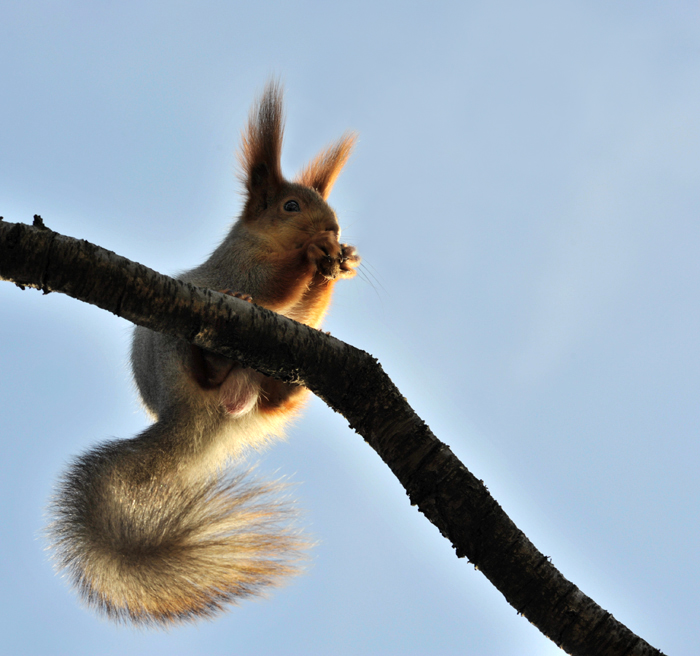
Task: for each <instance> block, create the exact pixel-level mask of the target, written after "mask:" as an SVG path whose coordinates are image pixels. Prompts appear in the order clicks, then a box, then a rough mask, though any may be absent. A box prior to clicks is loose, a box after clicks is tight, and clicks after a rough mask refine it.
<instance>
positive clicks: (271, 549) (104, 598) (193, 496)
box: [49, 441, 307, 626]
mask: <svg viewBox="0 0 700 656" xmlns="http://www.w3.org/2000/svg"><path fill="white" fill-rule="evenodd" d="M129 450H130V445H129V442H128V441H117V442H111V443H108V444H106V445H103V446H101V447H98V448H97V449H95V450H93V451H90V452H88V453H87V454H85V455H83V456H81V457H79V458H78V459H77V460H76V461H75V462H74V463H73V465H72V466H71V468H70V469H69V470H68V472H67V473H66V474H65V475H64V477H63V479H62V480H61V483H60V485H59V489H58V492H57V494H56V496H55V497H54V499H53V501H52V503H51V510H52V515H53V517H54V521H53V522H52V524H51V525H50V526H49V534H50V537H51V540H52V547H53V551H54V558H55V560H56V563H57V567H58V569H59V570H62V571H64V572H66V573H67V575H68V577H69V578H70V579H71V581H72V583H73V584H74V585H75V587H76V588H77V589H78V590H79V592H80V593H81V595H82V597H83V599H84V600H85V601H86V603H87V604H88V605H89V606H92V607H94V608H96V609H98V610H99V611H102V612H103V613H105V614H106V615H107V616H109V617H110V618H112V619H115V620H117V621H129V620H130V621H132V622H134V623H136V624H142V625H144V624H146V625H147V624H153V625H161V626H166V625H169V624H174V623H179V622H184V621H188V620H195V619H197V618H200V617H211V616H212V615H214V614H215V613H217V612H218V611H220V610H222V609H223V607H224V605H226V604H228V603H235V602H236V601H238V600H239V599H241V598H244V597H248V596H251V595H256V594H260V593H261V592H262V591H263V589H264V588H266V587H267V586H273V585H278V584H279V583H280V582H281V581H282V579H284V578H285V577H286V576H288V575H290V574H294V573H296V572H297V571H298V563H299V560H300V559H301V558H300V557H301V550H302V549H303V548H304V547H305V546H307V545H306V543H305V541H304V540H303V539H302V538H300V537H299V536H298V535H296V534H295V533H293V532H292V531H291V530H290V529H289V528H287V527H285V523H286V522H285V520H288V519H289V518H290V515H292V514H293V510H292V508H291V506H290V505H289V504H285V503H283V502H281V501H280V500H279V498H275V497H276V496H278V495H279V492H280V490H281V489H282V488H284V487H285V485H284V484H280V483H262V482H259V481H256V480H254V479H252V478H251V477H250V476H249V475H247V474H233V473H231V472H229V473H227V474H225V475H222V476H218V477H216V478H210V479H208V480H204V481H201V482H197V483H186V484H185V483H182V482H181V481H182V478H181V477H165V476H153V475H151V474H148V475H147V474H146V473H145V472H146V469H147V468H143V467H135V466H133V465H129V466H126V467H124V466H120V463H121V464H122V465H123V464H124V460H125V458H124V455H125V453H124V452H125V451H129ZM132 455H133V454H132ZM126 460H127V461H128V460H129V458H128V457H127V458H126ZM178 481H180V482H178Z"/></svg>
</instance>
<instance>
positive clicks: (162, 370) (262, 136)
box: [48, 81, 360, 627]
mask: <svg viewBox="0 0 700 656" xmlns="http://www.w3.org/2000/svg"><path fill="white" fill-rule="evenodd" d="M283 131H284V116H283V105H282V90H281V87H280V85H279V83H278V82H276V81H271V82H269V83H268V84H267V86H266V87H265V90H264V92H263V93H262V95H261V96H260V98H259V99H258V101H257V102H256V103H255V104H254V105H253V108H252V109H251V112H250V116H249V119H248V125H247V128H246V129H245V130H244V131H243V133H242V140H241V148H240V151H239V153H238V159H239V164H240V169H241V173H240V177H241V179H242V181H243V183H244V187H245V189H244V194H245V203H244V206H243V210H242V212H241V214H240V217H239V218H238V220H237V221H236V222H235V223H234V225H233V227H232V228H231V230H230V231H229V233H228V235H227V236H226V237H225V239H224V240H223V242H222V243H221V245H220V246H219V247H218V248H216V250H215V251H214V252H213V253H212V254H211V256H210V257H209V259H207V260H206V262H204V264H202V265H200V266H198V267H196V268H194V269H192V270H191V271H187V272H186V273H183V274H182V275H180V276H179V279H180V280H183V281H185V282H188V283H191V284H193V285H197V286H200V287H207V288H210V289H213V290H216V291H220V292H224V293H227V294H230V295H233V296H237V297H239V298H242V299H243V300H246V301H250V302H254V303H256V304H259V305H261V306H263V307H265V308H268V309H270V310H273V311H275V312H278V313H280V314H283V315H285V316H287V317H290V318H292V319H294V320H296V321H299V322H302V323H305V324H307V325H308V326H311V327H313V328H319V326H320V325H321V321H322V319H323V317H324V315H325V313H326V311H327V309H328V306H329V303H330V300H331V295H332V292H333V287H334V285H335V283H336V282H337V281H338V280H340V279H341V278H352V277H353V276H354V275H355V274H356V268H357V267H358V266H359V264H360V257H359V255H358V254H357V252H356V250H355V247H354V246H350V245H348V244H343V243H340V241H339V238H340V226H339V224H338V219H337V217H336V215H335V212H334V211H333V210H332V209H331V208H330V206H329V205H328V204H327V202H326V200H327V198H328V195H329V193H330V191H331V188H332V187H333V184H334V183H335V180H336V178H337V176H338V174H339V173H340V171H341V169H342V168H343V166H344V165H345V163H346V161H347V159H348V157H349V156H350V153H351V151H352V149H353V146H354V144H355V140H356V137H355V135H354V134H353V133H346V134H345V135H344V136H343V137H342V138H341V139H340V140H338V141H337V142H335V143H334V144H332V145H331V146H330V147H328V148H327V149H325V150H323V151H322V152H321V153H320V154H319V155H318V156H317V157H316V158H315V159H314V160H313V161H311V163H309V164H308V165H307V166H306V168H304V169H303V170H302V172H301V173H300V174H299V175H298V176H297V177H296V179H295V180H294V181H288V180H286V179H285V178H284V177H283V176H282V171H281V165H280V155H281V148H282V137H283ZM131 364H132V369H133V374H134V379H135V382H136V385H137V387H138V389H139V392H140V394H141V397H142V400H143V403H144V405H145V407H146V410H147V411H148V412H149V413H150V414H151V415H152V416H153V418H154V419H155V422H154V423H153V424H152V425H150V426H149V427H148V428H146V430H144V431H143V432H142V433H140V434H139V435H137V436H136V437H134V438H131V439H119V440H112V441H108V442H105V443H103V444H101V445H99V446H97V447H95V448H93V449H92V450H90V451H88V452H87V453H84V454H83V455H80V456H79V457H78V458H77V459H76V460H75V461H74V462H73V463H72V465H71V466H70V467H69V469H68V471H67V472H66V473H65V474H64V476H63V478H62V479H61V481H60V483H59V486H58V490H57V492H56V494H55V496H54V498H53V501H52V505H51V512H52V514H53V521H52V523H51V525H50V526H49V529H48V530H49V535H50V537H51V540H52V548H53V551H54V559H55V561H56V564H57V568H58V569H59V570H60V571H64V572H66V573H67V575H68V578H69V579H70V580H71V582H72V584H73V585H74V586H75V587H76V588H77V590H78V591H79V593H80V594H81V596H82V599H83V600H84V601H85V602H86V603H87V605H88V606H91V607H93V608H96V609H97V610H98V611H101V612H102V613H103V614H106V615H107V616H108V617H110V618H112V619H114V620H116V621H118V622H129V621H130V622H133V623H134V624H137V625H156V626H162V627H165V626H168V625H171V624H175V623H180V622H184V621H191V620H196V619H198V618H200V617H211V616H213V615H214V614H216V613H217V612H219V611H221V610H222V609H223V608H224V607H225V606H226V604H229V603H236V602H237V601H238V600H240V599H242V598H244V597H247V596H251V595H255V594H260V593H261V592H263V591H264V589H265V588H267V587H268V586H273V585H277V584H279V583H280V582H281V581H282V580H284V579H285V578H286V577H287V576H288V575H290V574H294V573H295V572H296V571H297V569H298V567H297V565H296V563H297V561H298V560H299V555H300V550H301V549H303V548H304V547H305V546H306V544H305V542H304V540H303V539H302V538H300V537H299V536H298V535H296V534H295V533H294V532H293V531H292V530H291V529H289V528H285V526H284V520H285V518H286V516H287V515H288V514H289V507H288V506H285V505H284V504H283V503H281V502H280V501H278V500H275V498H274V495H275V493H276V492H278V490H279V488H280V487H281V486H280V485H279V484H276V483H260V482H257V481H254V480H251V478H250V476H249V475H247V474H243V475H241V474H235V473H233V472H232V470H231V469H230V467H229V464H230V463H231V462H233V461H235V460H237V459H240V458H241V456H242V455H244V454H245V453H246V451H248V450H250V449H255V448H260V447H261V446H264V445H265V444H267V443H269V442H270V441H271V439H273V438H274V437H275V436H280V435H281V434H282V433H283V429H284V426H285V425H286V424H287V423H288V422H289V421H290V419H292V418H294V417H295V416H296V415H297V414H298V413H299V411H300V409H301V406H302V405H303V403H304V400H305V398H306V397H307V395H308V390H307V389H306V388H304V387H302V386H300V385H293V384H287V383H283V382H280V381H278V380H275V379H273V378H269V377H267V376H264V375H263V374H260V373H258V372H257V371H255V370H253V369H249V368H245V367H243V366H242V365H241V364H240V363H238V362H236V361H235V360H231V359H228V358H226V357H224V356H220V355H218V354H216V353H213V352H208V351H206V350H204V349H201V348H199V347H197V346H194V345H192V344H190V343H188V342H186V341H185V340H182V339H179V338H176V337H172V336H167V335H163V334H160V333H156V332H153V331H151V330H148V329H146V328H142V327H136V329H135V331H134V336H133V343H132V351H131ZM271 497H272V498H271Z"/></svg>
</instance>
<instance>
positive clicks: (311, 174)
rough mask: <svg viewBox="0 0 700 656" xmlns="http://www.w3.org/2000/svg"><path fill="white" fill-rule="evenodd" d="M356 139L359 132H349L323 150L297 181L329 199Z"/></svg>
mask: <svg viewBox="0 0 700 656" xmlns="http://www.w3.org/2000/svg"><path fill="white" fill-rule="evenodd" d="M356 141H357V134H356V133H354V132H347V133H346V134H344V135H343V136H342V137H341V138H340V139H339V140H338V141H337V142H336V143H334V144H333V145H332V146H329V147H328V148H326V149H325V150H323V151H321V152H320V153H319V154H318V155H317V156H316V158H315V159H314V160H313V161H312V162H311V163H310V164H308V165H307V166H306V168H305V169H304V170H303V171H302V172H301V173H300V174H299V175H298V176H297V177H296V181H297V182H298V183H300V184H303V185H305V186H306V187H311V188H313V189H315V190H316V191H318V193H319V194H321V196H322V197H323V198H324V199H327V198H328V196H329V195H330V193H331V189H332V188H333V185H334V184H335V181H336V179H337V177H338V176H339V175H340V171H341V170H342V168H343V166H345V163H346V162H347V161H348V158H349V157H350V154H351V153H352V149H353V148H354V146H355V142H356Z"/></svg>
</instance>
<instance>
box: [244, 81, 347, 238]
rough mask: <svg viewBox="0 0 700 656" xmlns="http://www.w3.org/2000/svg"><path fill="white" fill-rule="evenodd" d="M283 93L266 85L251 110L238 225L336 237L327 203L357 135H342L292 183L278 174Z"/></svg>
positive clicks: (275, 85)
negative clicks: (328, 232)
mask: <svg viewBox="0 0 700 656" xmlns="http://www.w3.org/2000/svg"><path fill="white" fill-rule="evenodd" d="M282 95H283V94H282V89H281V87H280V85H279V83H278V82H276V81H274V80H273V81H270V82H269V83H268V84H267V86H266V87H265V90H264V91H263V94H262V96H261V97H260V99H259V100H258V102H257V103H255V105H253V108H252V109H251V112H250V116H249V119H248V126H247V127H246V129H245V130H244V131H243V135H242V138H241V149H240V152H239V154H238V159H239V163H240V168H241V179H242V181H243V183H244V185H245V192H246V203H245V207H244V210H243V214H242V216H241V220H242V221H243V222H244V223H245V224H248V226H249V227H250V228H252V229H257V230H260V231H264V232H269V230H270V228H272V227H275V228H276V229H277V230H281V231H282V232H285V233H288V234H289V235H290V236H291V235H292V234H293V233H299V234H303V233H307V234H309V233H311V234H313V233H315V232H318V231H322V230H333V231H335V232H336V233H338V234H339V233H340V227H339V225H338V220H337V218H336V216H335V213H334V212H333V210H332V209H331V208H330V207H329V205H328V204H327V203H326V200H327V198H328V196H329V195H330V193H331V189H332V188H333V185H334V183H335V181H336V179H337V177H338V175H339V174H340V171H341V170H342V168H343V166H344V165H345V163H346V162H347V160H348V158H349V157H350V153H351V152H352V149H353V146H354V145H355V140H356V138H357V137H356V135H355V134H354V133H346V134H345V135H343V136H342V137H341V138H340V139H339V140H338V141H337V142H336V143H334V144H332V145H330V146H329V147H328V148H326V149H325V150H323V151H321V152H320V153H319V154H318V155H317V156H316V158H315V159H313V160H312V161H311V162H310V163H309V164H308V165H307V166H306V167H305V168H304V169H303V170H302V171H301V173H299V175H297V177H296V178H295V179H294V180H293V181H289V180H286V179H285V178H284V176H283V175H282V167H281V164H280V157H281V154H282V138H283V135H284V110H283V106H282Z"/></svg>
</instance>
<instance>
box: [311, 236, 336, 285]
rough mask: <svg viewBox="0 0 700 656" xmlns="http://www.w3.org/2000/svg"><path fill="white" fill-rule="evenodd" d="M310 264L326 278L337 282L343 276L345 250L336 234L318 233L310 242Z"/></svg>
mask: <svg viewBox="0 0 700 656" xmlns="http://www.w3.org/2000/svg"><path fill="white" fill-rule="evenodd" d="M306 252H307V255H308V258H309V262H311V264H312V265H313V266H314V268H315V269H316V271H318V272H319V273H320V274H321V275H322V276H323V277H324V278H328V279H329V280H335V279H336V278H338V277H339V276H340V275H341V261H342V258H343V249H342V247H341V246H340V244H339V243H338V237H337V236H336V234H335V232H333V231H331V230H326V231H324V232H318V233H316V234H315V235H314V236H313V237H312V238H311V239H310V240H309V242H308V248H307V251H306Z"/></svg>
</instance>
